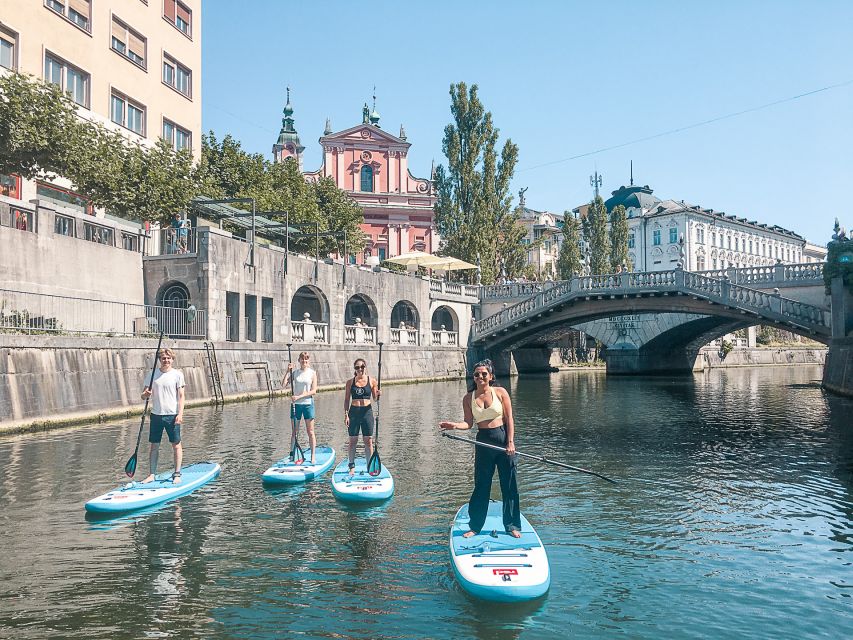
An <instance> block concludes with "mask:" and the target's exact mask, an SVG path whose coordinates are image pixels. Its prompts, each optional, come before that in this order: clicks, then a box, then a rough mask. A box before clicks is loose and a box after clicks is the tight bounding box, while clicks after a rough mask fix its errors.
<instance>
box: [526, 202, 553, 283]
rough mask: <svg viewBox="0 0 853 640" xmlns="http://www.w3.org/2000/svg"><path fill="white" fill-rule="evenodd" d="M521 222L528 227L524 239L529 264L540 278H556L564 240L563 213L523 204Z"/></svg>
mask: <svg viewBox="0 0 853 640" xmlns="http://www.w3.org/2000/svg"><path fill="white" fill-rule="evenodd" d="M519 222H520V223H521V224H523V225H524V228H525V229H527V235H526V236H525V237H524V238H523V239H522V242H523V243H524V244H525V245H527V264H528V265H529V266H531V267H532V268H533V271H535V272H536V273H537V274H538V277H539V279H540V280H545V279H556V277H557V258H558V257H559V255H560V243H561V242H562V241H563V214H561V213H551V212H550V211H536V210H535V209H529V208H528V207H525V206H524V205H522V206H521V212H520V218H519ZM537 241H539V242H538V244H537Z"/></svg>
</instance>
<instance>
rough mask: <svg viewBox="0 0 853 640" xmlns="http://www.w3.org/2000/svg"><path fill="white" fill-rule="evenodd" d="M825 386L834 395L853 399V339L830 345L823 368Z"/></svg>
mask: <svg viewBox="0 0 853 640" xmlns="http://www.w3.org/2000/svg"><path fill="white" fill-rule="evenodd" d="M823 386H824V387H826V389H828V390H829V391H832V392H833V393H838V394H840V395H844V396H849V397H851V398H853V337H851V338H837V339H834V340H833V341H832V342H831V343H830V348H829V354H828V355H827V357H826V365H825V366H824V368H823Z"/></svg>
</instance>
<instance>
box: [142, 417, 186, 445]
mask: <svg viewBox="0 0 853 640" xmlns="http://www.w3.org/2000/svg"><path fill="white" fill-rule="evenodd" d="M177 417H178V416H158V415H157V414H156V413H152V414H151V431H150V432H149V433H148V442H151V443H153V444H160V441H161V440H162V439H163V429H165V430H166V435H167V436H169V442H171V443H172V444H178V443H179V442H180V441H181V425H179V424H175V418H177Z"/></svg>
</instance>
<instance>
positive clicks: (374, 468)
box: [367, 449, 382, 476]
mask: <svg viewBox="0 0 853 640" xmlns="http://www.w3.org/2000/svg"><path fill="white" fill-rule="evenodd" d="M381 472H382V461H381V460H380V459H379V450H378V449H374V450H373V455H372V456H370V460H368V461H367V473H369V474H370V475H372V476H378V475H379V474H380V473H381Z"/></svg>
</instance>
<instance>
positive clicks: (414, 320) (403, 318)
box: [391, 300, 421, 345]
mask: <svg viewBox="0 0 853 640" xmlns="http://www.w3.org/2000/svg"><path fill="white" fill-rule="evenodd" d="M420 328H421V319H420V314H419V313H418V309H417V307H415V305H414V304H413V303H411V302H410V301H408V300H400V301H399V302H397V304H395V305H394V308H393V309H392V310H391V344H411V345H416V344H420Z"/></svg>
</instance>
